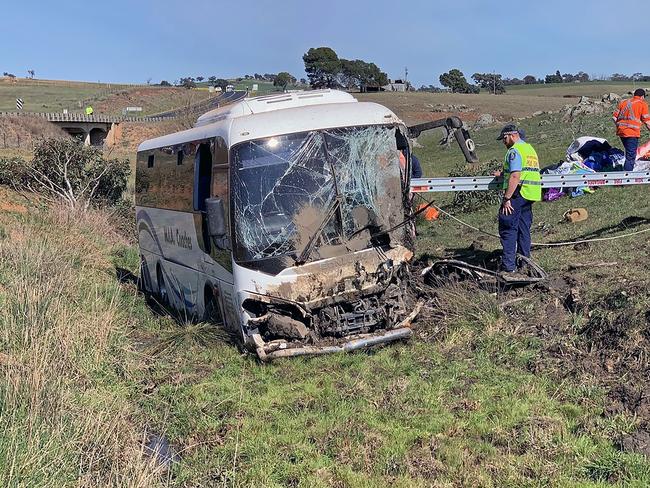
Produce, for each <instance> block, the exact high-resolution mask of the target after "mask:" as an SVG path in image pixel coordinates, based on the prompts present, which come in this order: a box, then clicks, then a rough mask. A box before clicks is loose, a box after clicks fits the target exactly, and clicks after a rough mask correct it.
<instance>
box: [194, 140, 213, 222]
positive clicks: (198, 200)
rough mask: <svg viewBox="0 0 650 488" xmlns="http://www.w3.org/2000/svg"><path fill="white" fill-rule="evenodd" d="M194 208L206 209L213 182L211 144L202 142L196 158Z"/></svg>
mask: <svg viewBox="0 0 650 488" xmlns="http://www.w3.org/2000/svg"><path fill="white" fill-rule="evenodd" d="M194 168H195V169H194V192H193V194H194V198H193V200H194V210H195V211H197V212H199V211H200V212H203V211H205V199H206V198H210V185H211V184H212V153H211V152H210V145H209V144H201V145H200V146H199V150H198V151H197V152H196V157H195V159H194Z"/></svg>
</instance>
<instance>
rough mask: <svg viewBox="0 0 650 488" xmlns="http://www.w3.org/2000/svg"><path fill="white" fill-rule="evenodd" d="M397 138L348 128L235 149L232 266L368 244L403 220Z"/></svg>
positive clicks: (384, 131) (390, 131)
mask: <svg viewBox="0 0 650 488" xmlns="http://www.w3.org/2000/svg"><path fill="white" fill-rule="evenodd" d="M395 131H396V128H395V127H386V126H364V127H346V128H336V129H327V130H320V131H309V132H301V133H294V134H289V135H283V136H274V137H269V138H265V139H258V140H253V141H247V142H244V143H242V144H239V145H237V146H235V147H234V148H233V152H232V158H231V161H232V162H233V163H232V170H231V175H232V176H231V178H232V187H231V188H232V195H233V197H232V198H233V221H234V230H235V231H234V238H235V242H234V248H233V250H234V253H235V259H236V260H237V261H255V260H260V259H265V258H270V257H275V256H280V255H292V256H293V257H294V260H296V261H298V258H300V257H301V256H302V258H304V260H309V259H311V258H312V257H313V256H318V257H319V258H323V257H327V256H326V255H327V249H332V247H336V246H344V249H347V250H348V251H351V250H360V249H364V248H367V247H368V246H371V245H373V243H372V242H371V241H372V237H373V235H377V234H378V233H381V231H382V230H389V229H390V228H391V227H392V226H394V225H396V224H399V222H401V221H402V220H403V219H404V203H403V199H402V189H401V188H402V185H401V170H400V162H399V152H398V150H397V144H396V134H395Z"/></svg>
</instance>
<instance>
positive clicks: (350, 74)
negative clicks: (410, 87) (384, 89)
mask: <svg viewBox="0 0 650 488" xmlns="http://www.w3.org/2000/svg"><path fill="white" fill-rule="evenodd" d="M340 61H341V74H340V76H339V83H340V84H341V85H343V86H344V87H346V88H347V89H352V88H358V89H359V90H360V91H365V89H366V87H368V86H375V87H378V86H383V85H386V84H388V76H387V75H386V73H384V72H382V71H381V70H380V69H379V67H377V65H376V64H375V63H367V62H365V61H362V60H360V59H355V60H353V61H350V60H347V59H341V60H340Z"/></svg>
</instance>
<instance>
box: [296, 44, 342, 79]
mask: <svg viewBox="0 0 650 488" xmlns="http://www.w3.org/2000/svg"><path fill="white" fill-rule="evenodd" d="M302 60H303V61H304V63H305V72H306V73H307V78H309V84H310V85H311V86H312V87H313V88H336V87H338V78H339V75H340V74H341V68H342V66H341V60H340V59H339V57H338V56H337V54H336V53H335V52H334V50H333V49H332V48H329V47H317V48H313V47H312V48H311V49H309V51H307V52H306V53H305V54H304V55H303V57H302Z"/></svg>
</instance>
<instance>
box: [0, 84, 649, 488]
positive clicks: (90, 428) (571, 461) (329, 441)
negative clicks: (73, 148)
mask: <svg viewBox="0 0 650 488" xmlns="http://www.w3.org/2000/svg"><path fill="white" fill-rule="evenodd" d="M605 91H607V90H605ZM383 95H384V94H381V96H383ZM416 95H417V94H416ZM494 98H495V99H496V100H506V99H505V98H503V97H494ZM535 98H538V97H535ZM550 98H553V97H550ZM475 100H479V98H476V99H475ZM426 103H429V102H426ZM444 103H449V102H444ZM485 103H488V102H487V101H486V102H485ZM489 103H493V102H492V101H489ZM494 103H496V101H495V102H494ZM409 104H411V105H413V102H411V101H409ZM530 104H531V105H530V106H531V107H533V102H530ZM495 106H496V105H495ZM538 110H542V108H538ZM398 113H399V111H398ZM400 115H401V114H400ZM523 125H524V127H525V128H526V130H527V133H528V140H529V141H530V142H531V143H533V144H534V145H535V146H536V148H537V149H538V152H539V154H540V157H541V159H542V162H543V163H550V162H554V161H556V160H558V159H561V158H562V156H563V154H564V151H565V149H566V146H567V145H568V144H569V142H571V140H572V139H573V137H574V135H577V134H580V135H585V134H591V135H598V136H606V137H609V138H610V140H611V141H612V142H615V139H614V138H613V137H612V136H613V134H612V128H611V125H610V123H609V121H608V115H607V114H603V115H601V116H597V117H591V118H588V119H587V118H584V119H579V120H576V121H575V122H574V123H572V124H566V123H563V122H561V120H560V119H559V117H558V116H557V115H548V114H546V115H542V116H538V117H533V118H529V119H527V120H525V121H524V122H523ZM497 127H498V125H496V126H495V127H492V128H486V129H483V130H481V131H477V132H475V133H474V134H473V135H474V138H475V140H476V142H477V144H478V152H479V155H480V156H481V158H482V160H483V161H489V160H491V159H499V160H500V159H501V157H502V156H503V153H504V149H503V146H502V145H501V144H500V143H498V142H497V141H495V137H496V132H497ZM543 135H544V136H545V137H543ZM418 142H419V143H420V144H422V146H423V147H421V148H418V149H416V154H418V156H419V157H420V160H421V161H422V162H423V165H424V168H425V174H426V175H432V176H436V175H437V176H440V175H447V174H448V173H449V171H452V170H454V169H455V168H457V167H458V166H461V164H462V156H461V155H460V153H459V151H458V150H453V151H452V150H450V149H447V148H443V147H440V146H438V145H437V142H438V138H437V137H436V136H435V135H429V136H426V137H425V136H422V137H421V138H420V140H419V141H418ZM647 196H648V188H647V187H631V188H609V189H601V190H599V191H597V192H596V193H595V194H594V195H590V196H585V197H582V198H580V199H576V200H570V199H561V200H558V201H556V202H553V203H544V204H539V205H536V208H535V230H534V235H533V237H534V240H537V241H544V242H548V241H557V240H564V239H571V238H575V237H580V236H587V235H598V236H609V235H613V234H616V233H620V232H621V230H620V228H617V227H615V226H617V225H618V224H620V222H621V220H623V219H624V218H629V217H638V218H640V219H649V218H650V201H649V200H648V198H647ZM437 198H438V201H439V203H440V204H441V205H443V206H446V208H448V209H449V210H453V209H452V208H450V207H449V205H450V203H451V199H452V197H451V196H449V195H447V196H442V197H437ZM576 206H583V207H585V208H587V209H588V211H589V213H590V218H589V219H588V220H587V221H584V222H580V223H577V224H566V223H563V222H562V214H563V213H564V211H566V210H567V209H569V208H571V207H576ZM496 211H497V209H496V206H495V205H482V206H479V207H478V208H477V209H476V210H474V211H471V212H468V213H463V214H460V215H459V217H461V218H462V219H463V220H465V221H467V222H469V223H471V224H473V225H475V226H479V227H482V228H485V229H486V230H488V231H490V232H494V231H495V228H496V218H495V215H496ZM542 223H544V225H541V224H542ZM644 225H645V226H646V227H647V223H646V224H644ZM610 227H615V229H614V231H612V230H611V229H609V228H610ZM641 228H644V227H643V225H637V224H634V223H630V224H629V228H628V229H627V231H631V230H638V229H641ZM115 229H116V227H115V220H114V217H112V216H111V215H110V214H109V213H107V212H105V211H92V212H90V213H89V214H70V213H69V212H68V211H65V210H63V209H60V208H57V207H50V208H48V207H46V206H45V205H43V204H42V203H40V202H39V201H38V200H33V201H31V202H28V201H26V200H25V199H24V197H22V196H20V195H18V194H15V193H13V192H10V191H8V190H4V189H2V188H1V187H0V331H1V332H0V376H1V378H2V379H1V380H0V412H1V413H2V414H1V415H0V458H2V459H3V460H5V462H3V463H2V464H0V484H1V485H2V486H11V487H19V486H20V487H22V486H30V487H31V486H34V487H41V486H42V487H46V486H47V487H49V486H116V487H117V486H120V487H121V486H139V487H150V486H178V487H198V486H228V487H234V486H236V487H244V486H246V487H248V486H250V487H274V486H277V487H280V486H293V487H332V486H333V487H364V488H366V487H385V486H395V487H522V486H531V487H533V486H536V487H542V486H560V487H565V486H566V487H594V488H596V487H598V488H601V487H610V486H617V487H639V488H640V487H646V486H649V485H650V459H649V458H648V457H647V455H648V454H650V452H648V451H647V450H644V449H647V448H644V447H643V439H645V438H646V437H644V436H645V435H646V434H647V433H648V432H650V402H648V399H647V398H646V396H645V392H647V388H648V386H649V385H648V372H650V362H649V360H648V349H650V345H649V344H648V341H649V340H650V330H649V329H648V310H650V293H649V290H650V279H649V276H650V243H649V240H648V239H647V237H644V236H647V234H642V235H640V236H639V237H637V238H628V239H621V240H615V241H610V242H603V243H592V244H590V245H589V246H585V247H581V248H580V247H578V248H575V247H574V246H569V247H563V248H559V249H538V250H535V251H534V257H535V259H536V260H538V261H539V262H540V263H541V264H542V265H543V266H544V268H545V269H546V270H547V271H548V272H549V273H550V274H551V279H550V280H549V282H548V284H547V285H545V286H543V287H539V288H534V289H530V290H525V291H521V292H516V293H507V294H501V293H499V294H492V293H490V292H489V291H483V290H480V289H477V288H475V287H472V286H470V285H467V286H465V285H450V286H445V287H442V288H440V289H437V290H436V291H435V293H433V294H432V296H431V299H430V303H429V305H431V309H430V310H429V311H428V312H427V313H426V314H425V315H424V316H423V317H422V319H421V320H420V321H419V323H418V325H417V328H416V334H415V337H414V338H413V339H411V340H410V341H409V342H407V343H402V344H396V345H391V346H389V347H385V348H381V349H375V350H372V351H368V352H362V353H357V354H350V355H340V356H326V357H319V358H311V359H310V358H296V359H293V360H288V361H278V362H275V363H272V364H260V363H259V362H258V361H256V359H255V358H254V357H252V356H250V355H248V354H242V353H241V352H240V351H239V350H238V349H237V348H236V347H234V346H233V345H232V344H230V343H229V342H228V339H227V336H226V335H225V334H223V333H222V332H221V331H220V330H218V329H215V328H214V327H212V326H210V325H206V324H184V325H179V324H178V323H176V322H175V321H173V320H172V319H171V318H170V317H169V316H165V315H162V316H161V315H158V314H156V313H154V312H153V311H152V310H151V309H150V308H149V307H148V306H147V304H146V302H145V300H144V298H143V297H142V296H140V295H139V294H137V293H136V289H135V285H134V284H133V282H132V281H129V279H128V276H129V275H128V274H127V275H126V276H127V279H125V280H122V282H119V281H118V280H117V279H116V271H117V270H120V274H121V275H124V274H125V273H124V270H127V271H130V272H131V273H137V270H138V266H139V258H138V250H137V247H136V246H135V245H134V243H133V241H132V237H131V236H132V234H129V235H122V234H120V233H118V232H117V231H116V230H115ZM624 230H625V229H624ZM476 242H479V244H480V247H479V248H478V250H476V251H475V253H476V254H478V255H481V253H488V252H490V251H491V250H493V249H496V248H497V247H498V242H496V241H493V240H490V239H488V238H482V237H481V236H480V235H479V234H477V233H474V232H472V231H468V230H467V229H465V228H463V227H459V226H458V225H457V224H456V223H454V222H453V221H451V220H450V219H446V218H443V219H441V220H438V221H434V222H422V223H421V225H420V226H419V238H418V251H419V253H420V254H426V255H430V256H434V257H435V256H439V257H440V256H457V255H463V254H464V253H468V252H469V247H470V244H472V243H476ZM474 248H475V249H477V248H476V246H474ZM481 248H482V249H481ZM598 262H609V263H612V262H615V263H616V264H611V265H609V266H602V267H590V266H585V267H578V268H576V269H572V268H571V266H574V265H576V264H585V263H598ZM578 297H579V298H578ZM569 298H571V300H572V301H569ZM510 300H519V301H518V302H514V304H512V303H511V304H510V305H508V304H507V302H508V301H510ZM152 434H156V435H159V436H164V437H165V438H166V439H167V440H168V441H169V442H170V443H171V445H172V446H173V449H174V450H175V452H176V453H177V454H178V462H177V463H175V464H174V465H173V467H172V468H171V469H169V470H168V469H166V468H165V467H162V466H160V465H157V464H156V463H153V462H152V461H151V459H150V457H149V456H148V455H147V452H146V449H145V448H143V447H142V445H143V441H144V440H146V439H147V438H148V437H150V436H151V435H152ZM644 452H645V453H646V454H644Z"/></svg>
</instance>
